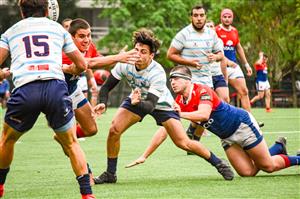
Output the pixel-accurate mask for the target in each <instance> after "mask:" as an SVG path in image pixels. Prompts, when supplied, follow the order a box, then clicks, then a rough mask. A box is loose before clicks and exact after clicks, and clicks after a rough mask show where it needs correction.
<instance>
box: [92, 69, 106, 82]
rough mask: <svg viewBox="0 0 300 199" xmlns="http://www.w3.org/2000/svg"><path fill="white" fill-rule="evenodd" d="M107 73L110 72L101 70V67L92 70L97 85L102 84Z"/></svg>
mask: <svg viewBox="0 0 300 199" xmlns="http://www.w3.org/2000/svg"><path fill="white" fill-rule="evenodd" d="M109 75H110V72H108V71H107V70H102V69H98V70H96V71H95V72H94V78H95V80H96V83H97V85H99V86H100V85H102V84H103V83H104V82H105V80H106V79H107V78H108V76H109Z"/></svg>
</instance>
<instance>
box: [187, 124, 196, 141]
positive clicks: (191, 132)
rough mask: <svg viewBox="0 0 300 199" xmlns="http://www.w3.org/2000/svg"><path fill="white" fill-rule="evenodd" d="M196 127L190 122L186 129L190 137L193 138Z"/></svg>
mask: <svg viewBox="0 0 300 199" xmlns="http://www.w3.org/2000/svg"><path fill="white" fill-rule="evenodd" d="M195 130H196V128H195V127H193V126H192V124H190V126H189V128H188V129H187V130H186V134H187V135H188V137H189V138H190V139H193V137H194V133H195Z"/></svg>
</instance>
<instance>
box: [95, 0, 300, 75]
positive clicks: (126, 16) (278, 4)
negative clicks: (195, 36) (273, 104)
mask: <svg viewBox="0 0 300 199" xmlns="http://www.w3.org/2000/svg"><path fill="white" fill-rule="evenodd" d="M109 2H110V3H115V4H117V5H118V6H115V7H114V8H111V9H107V10H105V11H104V12H103V13H102V14H101V17H109V18H110V20H111V23H110V33H109V35H107V36H106V37H104V39H102V40H101V41H100V43H99V44H100V46H104V47H107V48H108V49H110V52H114V53H116V52H117V51H118V50H119V49H120V48H122V46H124V45H126V44H127V45H128V44H130V43H131V34H132V32H133V31H135V30H137V29H138V28H141V27H147V28H150V29H151V30H153V31H154V32H155V33H156V35H157V36H158V38H160V40H161V42H162V46H161V49H160V57H159V61H160V62H161V63H163V65H165V66H171V65H172V64H171V63H170V62H168V61H166V51H167V49H168V47H169V45H170V43H171V40H172V38H173V37H174V36H175V34H176V33H177V32H178V31H179V30H180V29H181V28H183V27H184V26H186V25H188V23H189V12H190V9H191V8H192V6H193V5H196V4H199V3H201V1H197V0H192V1H185V0H148V1H139V0H110V1H109ZM118 3H119V4H118ZM202 4H203V5H204V6H205V7H206V8H207V10H208V13H207V15H208V18H209V19H212V20H213V21H215V23H216V24H218V23H219V22H220V12H221V10H222V9H223V8H225V7H227V8H231V9H232V10H233V11H234V14H235V18H234V25H235V26H236V27H237V29H238V30H239V34H240V39H241V43H242V45H243V46H244V48H245V53H246V56H247V58H248V61H249V62H250V63H252V64H253V63H254V62H255V61H256V59H257V58H258V52H259V51H260V50H263V51H264V52H265V53H267V54H268V55H270V56H269V58H270V59H269V65H270V66H271V70H272V73H273V74H275V76H274V78H277V79H280V78H281V77H282V72H281V71H285V72H288V71H290V70H291V67H294V66H295V65H297V66H298V68H300V64H299V62H298V60H300V51H299V46H300V39H299V35H300V29H299V28H297V27H299V21H300V0H287V1H281V0H280V1H269V0H241V1H237V0H231V1H222V0H214V1H209V0H203V1H202ZM116 38H117V39H116ZM129 46H130V45H129ZM131 47H132V46H131ZM276 75H277V76H276Z"/></svg>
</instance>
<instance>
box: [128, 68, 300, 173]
mask: <svg viewBox="0 0 300 199" xmlns="http://www.w3.org/2000/svg"><path fill="white" fill-rule="evenodd" d="M191 77H192V75H191V72H190V70H189V69H188V68H187V67H186V66H177V67H175V68H173V69H172V71H171V73H170V81H171V87H172V89H173V91H174V93H176V94H177V97H176V103H177V104H175V105H174V107H175V110H177V111H178V113H179V115H180V117H181V118H184V119H188V120H191V121H193V122H195V123H197V124H198V125H201V126H203V127H205V128H207V129H208V130H210V131H211V132H212V133H214V134H215V135H217V136H218V137H219V138H221V141H222V146H223V148H224V150H225V153H226V155H227V157H228V159H229V161H230V163H231V165H232V166H233V167H234V169H235V170H236V172H237V173H238V174H239V175H240V176H255V175H256V174H257V173H258V171H259V170H263V171H265V172H268V173H272V172H274V171H278V170H281V169H284V168H287V167H290V166H293V165H299V164H300V156H288V155H287V151H286V147H285V145H286V140H285V138H283V137H281V138H279V139H278V140H277V141H276V143H275V144H274V145H273V146H272V147H271V148H269V149H268V146H267V144H266V142H265V140H264V138H263V135H262V133H261V131H260V129H259V127H258V124H257V122H256V121H255V119H254V117H253V116H252V115H251V114H250V113H248V112H247V111H245V110H243V109H240V108H236V107H233V106H231V105H229V104H227V103H225V102H222V101H221V100H220V99H219V97H218V96H217V95H216V93H215V92H214V91H213V90H212V89H210V88H209V87H207V86H204V85H200V84H193V83H192V82H191ZM166 137H167V133H166V130H165V129H163V128H161V129H160V131H158V132H157V134H155V135H154V138H153V139H152V142H151V144H150V145H149V146H148V148H147V149H146V151H145V152H144V154H143V155H142V156H141V157H140V158H138V159H137V160H135V161H134V162H132V163H130V164H129V165H127V167H131V166H135V165H137V164H140V163H143V162H145V160H146V158H148V157H149V156H150V154H151V153H153V152H154V150H155V149H156V148H157V147H158V146H159V145H160V144H161V143H162V142H163V141H164V140H165V139H166Z"/></svg>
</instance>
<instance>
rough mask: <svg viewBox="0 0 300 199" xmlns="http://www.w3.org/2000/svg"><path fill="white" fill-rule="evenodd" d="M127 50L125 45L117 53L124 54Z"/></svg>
mask: <svg viewBox="0 0 300 199" xmlns="http://www.w3.org/2000/svg"><path fill="white" fill-rule="evenodd" d="M127 49H128V45H125V46H124V47H123V48H122V49H121V50H120V52H119V53H125V52H126V51H127Z"/></svg>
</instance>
